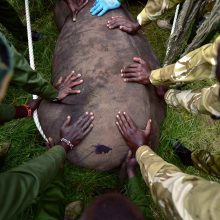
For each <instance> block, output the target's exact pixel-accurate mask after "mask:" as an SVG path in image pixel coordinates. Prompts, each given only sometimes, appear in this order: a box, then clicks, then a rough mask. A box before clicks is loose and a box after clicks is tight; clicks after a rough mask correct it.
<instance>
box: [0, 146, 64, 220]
mask: <svg viewBox="0 0 220 220" xmlns="http://www.w3.org/2000/svg"><path fill="white" fill-rule="evenodd" d="M65 156H66V153H65V150H64V149H63V148H62V147H61V146H55V147H53V148H52V149H50V150H49V151H47V152H46V153H44V154H43V155H42V156H40V157H38V158H36V159H33V160H31V161H29V162H27V163H25V164H23V165H21V166H19V167H17V168H15V169H12V170H10V171H8V172H6V173H3V174H2V175H1V176H0V206H1V212H0V219H5V220H6V219H13V217H15V216H17V215H18V214H19V213H21V212H22V211H23V210H24V209H25V208H27V207H28V206H29V205H30V204H31V203H32V202H33V201H34V199H36V197H37V196H38V194H39V193H40V192H42V191H43V190H44V189H45V188H46V187H47V185H48V184H49V183H50V182H51V181H52V180H53V179H54V178H55V176H56V175H57V173H58V171H59V169H60V167H61V165H62V164H63V162H64V159H65Z"/></svg>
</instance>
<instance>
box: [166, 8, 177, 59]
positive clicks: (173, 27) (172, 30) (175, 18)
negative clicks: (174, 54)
mask: <svg viewBox="0 0 220 220" xmlns="http://www.w3.org/2000/svg"><path fill="white" fill-rule="evenodd" d="M179 10H180V4H178V5H177V6H176V12H175V16H174V20H173V26H172V29H171V33H170V38H171V37H172V35H173V33H174V31H175V27H176V23H177V18H178V14H179ZM169 41H170V39H169ZM170 47H171V45H170V43H169V44H168V47H167V51H166V55H167V54H168V53H169V51H170Z"/></svg>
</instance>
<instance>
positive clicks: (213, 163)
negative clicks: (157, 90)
mask: <svg viewBox="0 0 220 220" xmlns="http://www.w3.org/2000/svg"><path fill="white" fill-rule="evenodd" d="M219 45H220V36H218V37H217V38H216V40H215V42H214V43H212V44H207V45H204V46H202V47H201V48H199V49H197V50H194V51H192V52H190V53H189V54H187V55H186V56H184V57H182V58H181V59H180V60H179V61H178V62H177V63H175V64H171V65H168V66H166V67H163V68H161V69H157V70H153V71H152V72H151V76H150V81H151V83H152V84H153V85H172V84H178V83H188V82H192V81H195V80H204V79H211V78H215V74H214V73H215V67H216V64H217V49H218V46H219ZM219 89H220V86H219V83H215V84H214V85H213V86H210V87H207V88H203V89H201V91H195V90H186V91H180V90H175V89H170V90H168V91H167V92H166V94H165V101H166V103H167V104H168V105H170V106H173V107H178V108H184V109H186V110H187V111H189V112H191V113H202V114H210V115H215V116H220V101H219ZM191 158H192V161H193V163H194V165H195V166H196V167H197V168H200V169H202V170H203V171H205V172H207V173H209V174H211V175H214V176H217V177H220V155H219V153H218V152H216V153H210V152H208V151H205V150H196V151H193V153H192V155H191Z"/></svg>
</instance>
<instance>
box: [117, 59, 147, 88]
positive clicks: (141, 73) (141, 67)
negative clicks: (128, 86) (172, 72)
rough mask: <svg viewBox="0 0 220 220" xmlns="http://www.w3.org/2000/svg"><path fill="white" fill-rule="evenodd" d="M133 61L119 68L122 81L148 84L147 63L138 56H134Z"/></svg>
mask: <svg viewBox="0 0 220 220" xmlns="http://www.w3.org/2000/svg"><path fill="white" fill-rule="evenodd" d="M133 61H134V62H135V63H133V64H130V65H128V66H126V67H125V68H123V69H122V70H121V77H122V78H124V82H135V83H140V84H143V85H147V84H150V74H151V69H150V67H149V64H148V63H146V62H145V61H144V60H142V59H141V58H140V57H134V58H133Z"/></svg>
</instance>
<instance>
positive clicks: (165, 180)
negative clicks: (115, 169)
mask: <svg viewBox="0 0 220 220" xmlns="http://www.w3.org/2000/svg"><path fill="white" fill-rule="evenodd" d="M136 158H137V161H138V163H139V165H140V168H141V172H142V176H143V178H144V180H145V182H146V183H147V185H148V186H149V188H150V190H151V194H152V197H153V199H154V201H155V202H156V203H157V204H158V205H159V207H160V208H161V210H162V211H163V213H164V215H165V216H166V218H167V219H173V218H174V217H175V218H176V219H196V218H198V219H200V220H206V219H216V220H217V219H218V218H219V210H218V207H219V203H220V185H219V184H217V183H213V182H209V181H206V180H204V179H202V178H199V177H196V176H191V175H188V174H185V173H183V172H181V170H180V169H178V168H177V167H176V166H174V165H172V164H169V163H167V162H166V161H164V160H163V159H162V158H161V157H159V156H158V155H156V154H155V153H154V152H153V151H152V150H151V149H150V148H149V147H147V146H143V147H140V148H139V149H138V151H137V153H136Z"/></svg>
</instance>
